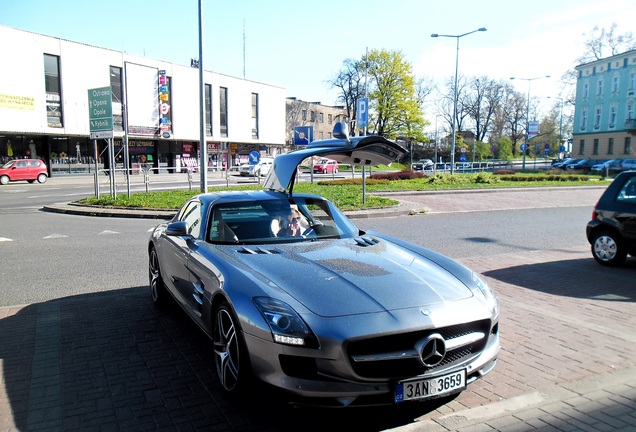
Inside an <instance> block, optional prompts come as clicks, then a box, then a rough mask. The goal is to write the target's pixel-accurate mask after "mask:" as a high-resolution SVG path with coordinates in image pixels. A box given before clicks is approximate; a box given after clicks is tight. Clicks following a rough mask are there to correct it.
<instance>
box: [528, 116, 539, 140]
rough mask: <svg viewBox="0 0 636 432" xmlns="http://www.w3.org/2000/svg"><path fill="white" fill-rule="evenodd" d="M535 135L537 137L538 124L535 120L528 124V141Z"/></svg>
mask: <svg viewBox="0 0 636 432" xmlns="http://www.w3.org/2000/svg"><path fill="white" fill-rule="evenodd" d="M537 135H539V122H538V121H536V120H535V121H530V122H528V139H530V138H534V137H536V136H537Z"/></svg>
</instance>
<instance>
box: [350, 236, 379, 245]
mask: <svg viewBox="0 0 636 432" xmlns="http://www.w3.org/2000/svg"><path fill="white" fill-rule="evenodd" d="M355 241H356V243H358V244H359V245H360V246H373V245H376V244H378V243H380V240H378V239H376V238H373V237H367V236H362V237H356V238H355Z"/></svg>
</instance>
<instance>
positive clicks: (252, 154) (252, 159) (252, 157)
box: [248, 150, 261, 165]
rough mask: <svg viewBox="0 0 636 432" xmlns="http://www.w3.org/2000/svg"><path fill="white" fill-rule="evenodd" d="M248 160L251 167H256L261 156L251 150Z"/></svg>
mask: <svg viewBox="0 0 636 432" xmlns="http://www.w3.org/2000/svg"><path fill="white" fill-rule="evenodd" d="M248 159H249V161H250V164H251V165H256V164H257V163H258V162H259V161H260V160H261V155H260V154H259V153H258V152H257V151H255V150H253V151H251V152H250V154H249V156H248Z"/></svg>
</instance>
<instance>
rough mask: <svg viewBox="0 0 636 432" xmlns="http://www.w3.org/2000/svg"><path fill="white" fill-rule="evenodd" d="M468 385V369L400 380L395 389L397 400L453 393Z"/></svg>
mask: <svg viewBox="0 0 636 432" xmlns="http://www.w3.org/2000/svg"><path fill="white" fill-rule="evenodd" d="M464 387H466V370H464V369H462V370H460V371H457V372H453V373H450V374H446V375H442V376H438V377H435V378H426V379H419V380H408V381H400V382H398V384H397V387H396V389H395V401H396V402H403V401H407V400H416V399H426V398H430V397H436V396H440V395H443V394H446V393H451V392H454V391H457V390H460V389H463V388H464Z"/></svg>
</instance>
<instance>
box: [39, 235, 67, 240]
mask: <svg viewBox="0 0 636 432" xmlns="http://www.w3.org/2000/svg"><path fill="white" fill-rule="evenodd" d="M66 237H68V236H67V235H64V234H51V235H47V236H46V237H43V238H44V239H54V238H66Z"/></svg>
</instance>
